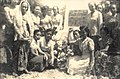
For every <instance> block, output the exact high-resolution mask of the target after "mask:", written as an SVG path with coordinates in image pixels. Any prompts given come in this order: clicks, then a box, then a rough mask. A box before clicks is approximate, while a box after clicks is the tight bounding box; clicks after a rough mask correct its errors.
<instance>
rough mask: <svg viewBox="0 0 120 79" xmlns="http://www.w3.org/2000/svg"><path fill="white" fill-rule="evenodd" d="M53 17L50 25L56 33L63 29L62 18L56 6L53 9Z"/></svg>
mask: <svg viewBox="0 0 120 79" xmlns="http://www.w3.org/2000/svg"><path fill="white" fill-rule="evenodd" d="M53 13H54V14H53V16H52V23H53V28H56V30H57V31H59V30H62V29H63V26H62V24H63V16H62V15H60V14H59V8H58V7H57V6H54V7H53Z"/></svg>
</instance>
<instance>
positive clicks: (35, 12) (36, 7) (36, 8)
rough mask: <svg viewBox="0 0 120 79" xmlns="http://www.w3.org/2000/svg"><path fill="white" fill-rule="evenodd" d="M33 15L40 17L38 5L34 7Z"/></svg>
mask: <svg viewBox="0 0 120 79" xmlns="http://www.w3.org/2000/svg"><path fill="white" fill-rule="evenodd" d="M33 13H34V14H35V15H40V14H41V8H40V6H39V5H35V6H34V12H33Z"/></svg>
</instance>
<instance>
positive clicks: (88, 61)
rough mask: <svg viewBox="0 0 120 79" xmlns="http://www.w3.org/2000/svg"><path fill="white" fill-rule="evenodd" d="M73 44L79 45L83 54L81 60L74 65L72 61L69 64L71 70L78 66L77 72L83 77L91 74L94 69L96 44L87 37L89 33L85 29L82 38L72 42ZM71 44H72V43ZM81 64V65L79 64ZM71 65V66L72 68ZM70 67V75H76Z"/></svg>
mask: <svg viewBox="0 0 120 79" xmlns="http://www.w3.org/2000/svg"><path fill="white" fill-rule="evenodd" d="M72 42H73V43H79V49H80V50H81V52H82V55H81V56H80V58H79V60H77V61H76V63H74V64H73V62H72V61H71V60H70V61H69V63H70V65H71V68H72V67H74V68H73V69H75V67H76V66H75V65H77V66H78V67H77V70H79V71H78V72H79V73H80V74H81V75H85V74H90V71H91V70H92V69H93V66H94V42H93V40H92V39H91V38H89V37H87V32H86V30H85V29H83V30H81V31H80V38H79V39H77V40H75V41H72ZM72 42H71V43H72ZM78 63H79V64H78ZM70 65H69V66H70ZM71 68H70V67H69V69H68V71H67V72H68V73H69V74H74V70H72V69H71Z"/></svg>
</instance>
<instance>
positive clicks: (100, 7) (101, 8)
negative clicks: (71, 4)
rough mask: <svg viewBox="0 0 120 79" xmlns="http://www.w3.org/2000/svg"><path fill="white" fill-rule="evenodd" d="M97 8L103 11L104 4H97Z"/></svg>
mask: <svg viewBox="0 0 120 79" xmlns="http://www.w3.org/2000/svg"><path fill="white" fill-rule="evenodd" d="M97 10H98V11H99V12H102V11H103V6H102V5H101V4H98V5H97Z"/></svg>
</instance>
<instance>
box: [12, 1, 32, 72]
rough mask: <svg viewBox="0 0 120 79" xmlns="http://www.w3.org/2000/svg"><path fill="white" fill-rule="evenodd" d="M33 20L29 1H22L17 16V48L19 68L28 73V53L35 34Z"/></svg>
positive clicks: (19, 70)
mask: <svg viewBox="0 0 120 79" xmlns="http://www.w3.org/2000/svg"><path fill="white" fill-rule="evenodd" d="M33 25H34V24H33V21H32V18H31V12H30V5H29V3H28V2H27V1H22V2H21V3H20V6H19V9H18V11H17V13H16V16H15V22H14V27H15V34H16V36H15V41H16V47H17V48H15V50H17V52H18V64H17V66H18V67H17V70H18V72H20V74H21V73H27V72H28V71H27V64H28V53H29V45H30V39H31V38H32V36H33V30H32V27H33Z"/></svg>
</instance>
